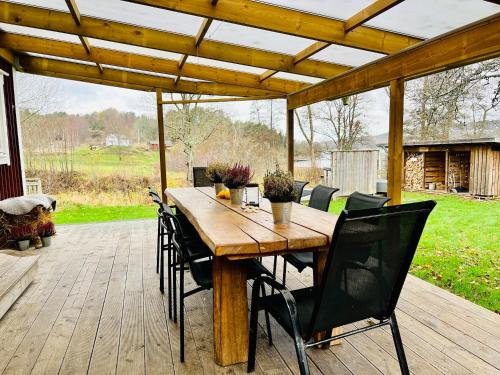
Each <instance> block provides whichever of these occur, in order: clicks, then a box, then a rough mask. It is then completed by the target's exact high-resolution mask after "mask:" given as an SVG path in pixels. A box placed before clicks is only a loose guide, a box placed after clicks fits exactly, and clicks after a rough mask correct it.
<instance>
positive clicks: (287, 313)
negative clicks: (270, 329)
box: [248, 201, 436, 374]
mask: <svg viewBox="0 0 500 375" xmlns="http://www.w3.org/2000/svg"><path fill="white" fill-rule="evenodd" d="M435 205H436V202H434V201H425V202H419V203H412V204H405V205H399V206H390V207H383V208H374V209H368V210H351V211H347V210H344V211H343V212H342V213H341V215H340V217H339V220H338V222H337V225H336V226H335V230H334V232H333V240H332V244H331V246H330V250H329V253H328V256H327V260H326V264H325V268H324V271H323V275H322V279H321V282H320V284H319V285H317V286H314V287H310V288H303V289H298V290H292V291H289V290H287V289H286V288H285V287H283V286H282V285H280V284H279V283H277V282H275V281H274V280H273V279H271V278H269V277H262V278H258V279H256V280H255V282H254V284H253V288H252V302H251V313H250V340H249V353H248V359H249V361H248V371H249V372H251V371H253V370H254V367H255V349H256V340H257V320H258V312H259V310H265V311H266V312H269V313H270V314H271V315H272V316H273V317H274V318H275V319H276V321H277V322H278V323H279V324H280V325H281V326H282V327H283V328H284V329H285V331H286V332H287V333H288V334H289V335H290V336H291V337H292V339H293V340H294V342H295V350H296V354H297V358H298V361H299V368H300V373H301V374H309V367H308V363H307V356H306V353H305V349H306V348H309V347H312V346H315V345H318V344H326V343H328V342H330V341H333V340H337V339H340V338H343V337H347V336H350V335H353V334H356V333H360V332H365V331H368V330H371V329H374V328H378V327H382V326H385V325H389V326H390V327H391V331H392V336H393V340H394V344H395V347H396V352H397V356H398V360H399V365H400V369H401V373H403V374H409V373H410V372H409V369H408V364H407V362H406V358H405V354H404V349H403V343H402V341H401V336H400V334H399V329H398V324H397V321H396V315H395V313H394V310H395V308H396V304H397V302H398V298H399V294H400V292H401V289H402V287H403V283H404V281H405V278H406V275H407V273H408V270H409V268H410V264H411V262H412V259H413V256H414V254H415V250H416V248H417V245H418V242H419V240H420V236H421V234H422V231H423V229H424V226H425V222H426V220H427V218H428V216H429V214H430V212H431V211H432V209H433V208H434V206H435ZM367 247H368V249H369V254H368V256H367V257H365V260H364V261H359V259H360V256H359V254H358V251H361V252H363V253H364V252H365V251H366V249H367ZM264 284H268V285H270V286H272V287H274V288H275V289H277V290H278V293H276V294H272V295H269V296H266V295H262V296H260V295H259V293H260V290H262V285H264ZM369 318H372V319H375V320H376V321H377V322H376V323H375V324H373V325H371V326H366V327H363V328H358V329H355V330H352V331H349V332H344V333H342V334H340V335H336V336H331V331H332V329H333V328H334V327H340V326H342V325H345V324H351V323H355V322H359V321H363V320H365V319H369ZM317 333H323V335H324V334H327V335H329V336H327V337H326V338H325V339H322V340H319V341H314V338H313V337H314V335H315V334H317Z"/></svg>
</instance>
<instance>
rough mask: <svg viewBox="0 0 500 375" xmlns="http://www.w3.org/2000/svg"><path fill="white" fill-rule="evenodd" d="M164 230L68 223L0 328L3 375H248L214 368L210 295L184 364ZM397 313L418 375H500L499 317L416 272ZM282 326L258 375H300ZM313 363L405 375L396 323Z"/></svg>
mask: <svg viewBox="0 0 500 375" xmlns="http://www.w3.org/2000/svg"><path fill="white" fill-rule="evenodd" d="M155 234H156V222H155V221H149V220H140V221H130V222H113V223H105V224H84V225H70V226H60V227H59V228H58V236H57V237H56V238H55V239H54V241H53V245H52V246H51V247H50V248H47V249H42V250H40V251H32V253H34V254H35V253H36V254H40V259H39V271H38V274H37V276H36V277H35V280H34V281H33V283H32V285H30V287H28V289H27V290H26V291H25V293H24V294H23V295H22V296H21V297H20V298H19V299H18V300H17V301H16V303H15V304H14V305H13V306H12V308H11V310H10V311H9V312H7V313H6V314H5V316H4V317H3V318H2V319H1V320H0V336H1V337H2V340H1V341H0V374H10V373H16V374H57V373H67V374H69V373H71V374H84V373H92V374H123V373H134V374H141V373H146V374H189V375H195V374H244V373H246V368H245V365H241V364H240V365H236V366H230V367H226V368H222V367H218V366H216V365H215V363H214V361H213V336H212V334H213V332H212V293H211V292H210V291H208V292H201V293H198V294H195V295H193V296H191V297H189V298H187V300H186V311H187V315H186V363H185V364H181V363H180V362H179V348H178V344H179V330H178V325H177V324H175V323H173V322H172V321H170V320H168V317H167V314H168V305H167V300H166V297H165V296H163V295H162V294H161V293H160V292H159V290H158V275H157V274H156V272H155V266H156V260H155V238H154V236H155ZM271 260H272V258H269V259H266V260H265V262H266V263H267V264H268V265H270V264H271ZM280 263H281V262H280ZM279 267H281V264H279ZM280 274H281V270H280V269H278V275H280ZM186 277H187V288H190V287H191V286H192V281H191V279H190V277H189V273H188V274H186ZM287 280H288V284H289V286H290V287H302V286H303V285H310V284H311V283H312V275H311V273H310V272H308V271H304V272H303V273H302V274H298V273H296V272H294V270H293V269H291V270H290V269H289V272H288V275H287ZM397 316H398V321H399V324H400V330H401V335H402V337H403V342H404V345H405V349H406V353H407V358H408V362H409V365H410V370H411V372H412V373H413V374H481V375H483V374H500V371H499V369H498V367H499V366H500V364H499V360H498V358H500V355H499V354H500V353H499V348H500V337H499V327H500V317H499V316H498V315H497V314H495V313H493V312H491V311H488V310H485V309H483V308H481V307H479V306H477V305H474V304H472V303H470V302H468V301H465V300H463V299H462V298H460V297H457V296H454V295H452V294H450V293H448V292H446V291H444V290H442V289H439V288H437V287H435V286H433V285H430V284H428V283H426V282H424V281H421V280H419V279H417V278H415V277H413V276H409V277H408V279H407V281H406V284H405V287H404V290H403V293H402V295H401V299H400V303H399V304H398V308H397ZM259 322H260V323H261V324H263V323H264V319H263V317H262V318H261V319H260V320H259ZM272 325H273V335H274V346H271V347H270V346H269V345H268V344H267V338H266V333H265V330H264V329H263V327H262V326H260V327H259V334H258V348H257V362H256V374H292V373H293V374H295V373H297V363H296V360H295V353H294V348H293V345H292V342H291V340H289V338H288V336H287V335H286V333H285V332H284V331H283V330H281V329H280V328H279V327H278V325H277V324H276V323H275V322H274V321H272ZM359 325H360V324H358V323H357V324H356V326H359ZM346 328H348V327H346ZM308 356H309V363H310V366H311V373H312V374H332V373H335V374H346V375H347V374H392V373H395V374H397V373H399V368H398V364H397V360H396V358H397V357H396V353H395V350H394V345H393V343H392V338H391V335H390V330H389V329H388V328H387V327H385V328H383V329H378V330H374V331H370V332H366V333H363V334H360V335H356V336H353V337H350V338H348V339H346V340H344V343H343V344H342V345H338V346H332V347H330V349H327V350H317V349H312V350H309V351H308Z"/></svg>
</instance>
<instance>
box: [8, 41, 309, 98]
mask: <svg viewBox="0 0 500 375" xmlns="http://www.w3.org/2000/svg"><path fill="white" fill-rule="evenodd" d="M0 47H4V48H8V49H10V50H13V51H17V52H30V53H38V54H45V55H52V56H57V57H63V58H69V59H74V60H82V61H88V62H92V61H97V62H98V63H100V64H106V65H113V66H120V67H124V68H130V69H137V70H144V71H149V72H156V73H163V74H169V75H174V76H177V75H179V73H180V70H179V68H178V62H177V61H175V60H169V59H163V58H159V57H153V56H146V55H140V54H134V53H130V52H124V51H116V50H112V49H107V48H99V47H93V48H92V53H91V55H88V54H87V53H86V52H84V51H82V50H81V47H80V45H79V44H76V43H70V42H63V41H59V40H53V39H45V38H39V37H32V36H26V35H20V34H11V33H0ZM182 74H183V75H184V77H190V78H195V79H200V80H205V81H215V82H218V83H226V84H229V85H237V86H244V87H252V88H259V89H264V90H270V91H275V92H279V93H292V92H294V91H297V90H300V89H302V88H305V87H307V86H309V84H307V83H305V82H298V81H291V80H286V79H280V78H273V79H269V80H267V81H266V82H262V83H260V82H259V76H258V75H257V74H251V73H246V72H239V71H234V70H229V69H223V68H214V67H210V66H206V65H198V64H191V63H186V64H185V65H184V67H183V70H182Z"/></svg>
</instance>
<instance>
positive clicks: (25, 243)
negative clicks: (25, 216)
mask: <svg viewBox="0 0 500 375" xmlns="http://www.w3.org/2000/svg"><path fill="white" fill-rule="evenodd" d="M11 233H12V237H13V238H14V240H15V241H17V247H18V248H19V250H21V251H24V250H28V249H29V248H30V241H31V239H32V238H33V228H32V227H31V225H21V226H18V227H14V228H12V231H11Z"/></svg>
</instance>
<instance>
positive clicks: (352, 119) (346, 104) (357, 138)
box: [317, 95, 366, 150]
mask: <svg viewBox="0 0 500 375" xmlns="http://www.w3.org/2000/svg"><path fill="white" fill-rule="evenodd" d="M364 104H365V99H362V98H361V97H360V96H359V95H353V96H350V97H349V98H347V100H340V99H339V100H334V101H325V102H322V103H321V105H320V106H319V109H318V115H317V118H318V119H319V120H321V121H322V126H320V127H319V128H318V130H317V133H318V134H321V135H323V136H325V137H327V138H328V139H330V140H331V141H332V142H333V143H334V144H335V146H336V147H337V149H338V150H352V149H353V148H354V146H356V145H357V144H360V143H362V142H363V139H364V138H365V136H366V124H365V123H364V122H363V121H362V115H363V111H364Z"/></svg>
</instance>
